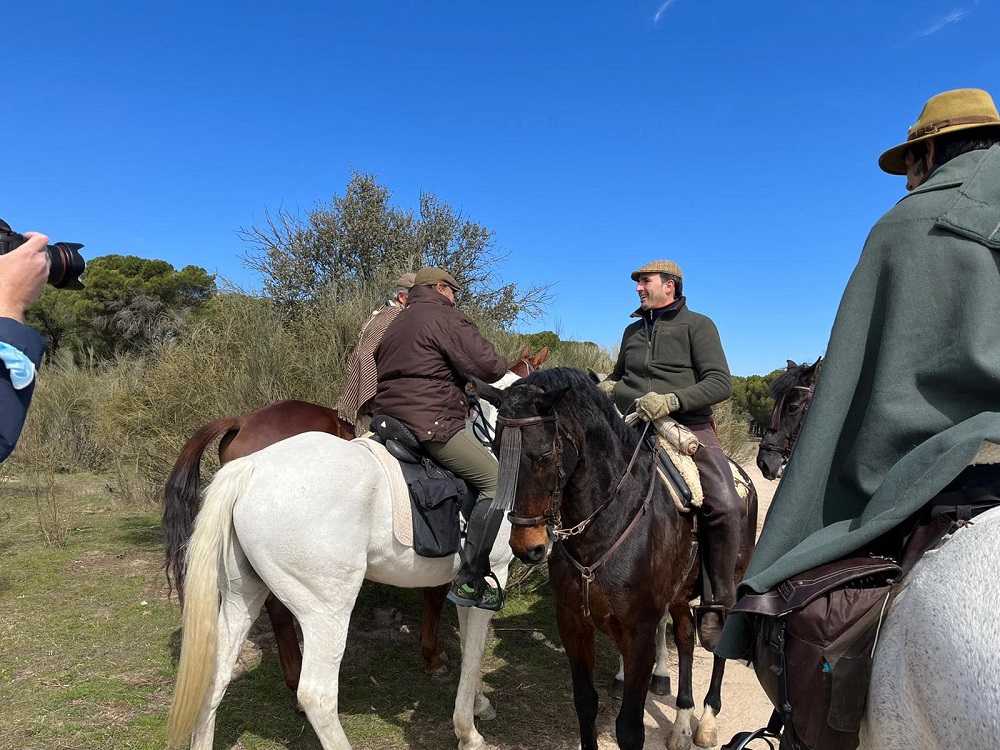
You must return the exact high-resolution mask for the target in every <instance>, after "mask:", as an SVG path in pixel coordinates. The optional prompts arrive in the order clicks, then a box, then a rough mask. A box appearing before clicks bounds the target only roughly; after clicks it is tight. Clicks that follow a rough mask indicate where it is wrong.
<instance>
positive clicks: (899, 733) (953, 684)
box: [860, 508, 1000, 750]
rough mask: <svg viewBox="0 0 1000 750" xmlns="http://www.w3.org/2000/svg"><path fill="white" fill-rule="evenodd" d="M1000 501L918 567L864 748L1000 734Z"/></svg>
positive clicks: (873, 689)
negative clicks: (999, 551) (999, 614)
mask: <svg viewBox="0 0 1000 750" xmlns="http://www.w3.org/2000/svg"><path fill="white" fill-rule="evenodd" d="M998 550H1000V508H996V509H993V510H990V511H987V512H986V513H983V514H982V515H980V516H978V517H977V518H976V519H974V520H973V522H972V523H971V524H970V525H969V526H966V527H964V528H961V529H959V530H958V531H957V532H956V533H955V534H954V536H953V537H952V538H951V539H950V540H949V541H947V542H945V543H944V544H942V545H941V546H939V547H938V548H936V549H933V550H931V551H929V552H927V553H926V554H925V555H924V556H923V557H922V558H921V559H920V560H919V561H918V562H917V564H916V565H915V566H914V568H913V570H912V571H911V572H910V575H909V582H908V583H907V584H906V586H905V588H904V589H903V590H902V591H901V592H900V593H899V595H898V596H897V597H896V600H895V601H894V602H893V605H892V608H891V609H890V611H889V614H888V615H887V616H886V620H885V623H884V624H883V626H882V631H881V632H880V633H879V640H878V644H877V645H876V648H875V657H874V664H873V665H872V678H871V686H870V688H869V693H868V703H867V706H866V715H865V720H864V722H863V723H862V725H861V745H860V747H861V748H862V750H944V749H945V748H949V749H950V748H962V750H992V748H995V747H997V744H998V742H1000V620H998V608H1000V559H998V556H997V555H998Z"/></svg>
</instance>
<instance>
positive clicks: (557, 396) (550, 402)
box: [538, 385, 570, 414]
mask: <svg viewBox="0 0 1000 750" xmlns="http://www.w3.org/2000/svg"><path fill="white" fill-rule="evenodd" d="M569 390H570V389H569V386H568V385H567V386H566V387H564V388H558V389H556V390H554V391H546V392H545V393H543V394H542V395H541V396H539V397H538V413H539V414H548V413H550V412H551V411H552V410H553V409H555V408H556V404H558V403H559V401H561V400H562V397H563V396H565V395H566V394H567V393H569Z"/></svg>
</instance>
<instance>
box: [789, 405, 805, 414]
mask: <svg viewBox="0 0 1000 750" xmlns="http://www.w3.org/2000/svg"><path fill="white" fill-rule="evenodd" d="M800 411H802V404H792V405H791V406H789V407H788V413H789V414H798V413H799V412H800Z"/></svg>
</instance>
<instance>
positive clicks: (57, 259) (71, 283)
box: [45, 242, 86, 289]
mask: <svg viewBox="0 0 1000 750" xmlns="http://www.w3.org/2000/svg"><path fill="white" fill-rule="evenodd" d="M81 247H83V245H82V244H80V243H79V242H57V243H56V244H54V245H46V246H45V249H46V251H48V254H49V283H50V284H51V285H52V286H54V287H55V288H56V289H83V284H82V283H81V282H80V274H81V273H83V271H84V269H85V268H86V261H84V259H83V256H82V255H80V248H81Z"/></svg>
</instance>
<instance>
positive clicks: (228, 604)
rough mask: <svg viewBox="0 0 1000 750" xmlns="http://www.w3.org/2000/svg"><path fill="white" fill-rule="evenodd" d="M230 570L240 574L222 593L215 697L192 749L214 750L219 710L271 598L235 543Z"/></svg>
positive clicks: (201, 718) (203, 715) (201, 716)
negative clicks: (246, 643)
mask: <svg viewBox="0 0 1000 750" xmlns="http://www.w3.org/2000/svg"><path fill="white" fill-rule="evenodd" d="M228 569H229V570H238V571H239V575H238V576H236V577H235V578H231V579H230V580H229V586H228V590H224V591H222V602H221V606H220V608H219V625H218V630H217V636H216V652H215V675H214V677H213V679H212V686H211V693H210V696H211V697H210V698H209V699H208V701H207V703H206V704H205V705H204V706H203V707H202V709H201V713H200V714H199V715H198V721H197V724H196V725H195V730H194V732H193V733H192V735H191V750H212V741H213V739H214V735H215V716H216V711H217V710H218V708H219V704H220V703H221V702H222V697H223V696H224V695H225V694H226V688H228V687H229V683H230V682H231V681H232V677H233V669H234V668H235V666H236V661H237V659H238V658H239V655H240V649H241V648H242V647H243V642H244V641H245V640H246V637H247V634H248V633H249V632H250V626H251V625H253V622H254V620H256V619H257V615H258V613H259V612H260V608H261V605H262V604H263V602H264V598H265V597H266V596H267V587H266V586H265V585H264V583H263V582H262V581H261V580H260V578H258V577H257V574H256V573H255V572H254V571H253V569H252V568H251V567H250V563H249V562H248V561H247V559H246V557H244V556H243V552H242V550H241V549H240V548H239V544H238V543H237V542H235V541H234V543H233V548H232V551H231V552H230V556H229V565H228Z"/></svg>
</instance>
